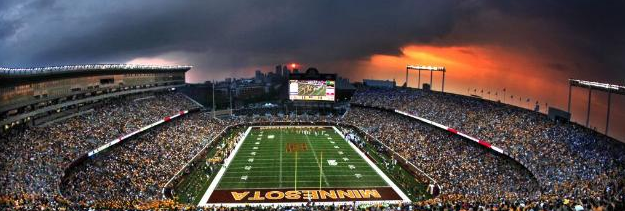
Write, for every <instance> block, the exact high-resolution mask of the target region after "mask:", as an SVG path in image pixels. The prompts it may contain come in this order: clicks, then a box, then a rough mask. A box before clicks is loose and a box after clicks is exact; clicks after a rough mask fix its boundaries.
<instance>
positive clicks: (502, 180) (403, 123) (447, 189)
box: [343, 107, 538, 200]
mask: <svg viewBox="0 0 625 211" xmlns="http://www.w3.org/2000/svg"><path fill="white" fill-rule="evenodd" d="M343 121H344V122H346V123H348V124H351V125H354V126H357V127H359V128H361V129H362V130H364V131H366V132H367V133H368V134H370V135H372V136H373V137H375V138H377V140H378V141H380V142H382V143H384V144H385V145H387V146H388V147H390V148H391V149H392V150H394V151H395V152H397V153H398V154H399V155H401V156H403V157H404V158H406V159H407V160H408V161H409V162H411V163H412V164H414V165H415V166H417V167H418V168H420V169H421V170H423V171H424V172H425V173H427V174H429V175H430V176H431V177H433V178H434V179H435V180H436V181H437V182H438V183H439V184H440V186H441V188H442V192H443V193H444V195H443V196H442V197H448V196H454V195H459V196H462V197H463V198H465V199H471V200H476V199H483V198H488V199H489V200H494V199H499V198H506V199H519V198H533V197H535V194H536V193H537V191H538V184H537V182H536V180H535V179H534V178H533V177H532V175H531V173H530V172H529V171H528V170H527V169H525V168H523V167H522V166H521V165H519V164H518V163H517V162H515V161H513V160H511V159H509V158H507V157H505V156H503V155H499V154H495V153H492V152H490V150H488V149H486V148H484V147H481V146H479V145H477V144H475V143H473V142H470V141H467V140H463V139H462V138H461V137H459V136H455V135H454V134H451V133H449V132H447V131H443V130H440V129H438V128H435V127H433V126H429V125H426V124H423V123H420V122H418V121H416V120H412V119H410V118H408V117H404V116H402V115H399V114H396V113H393V112H389V111H383V110H379V109H373V108H359V107H352V109H350V111H349V113H348V114H347V115H346V116H345V117H344V119H343Z"/></svg>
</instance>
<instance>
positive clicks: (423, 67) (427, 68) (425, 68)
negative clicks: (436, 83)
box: [406, 65, 447, 92]
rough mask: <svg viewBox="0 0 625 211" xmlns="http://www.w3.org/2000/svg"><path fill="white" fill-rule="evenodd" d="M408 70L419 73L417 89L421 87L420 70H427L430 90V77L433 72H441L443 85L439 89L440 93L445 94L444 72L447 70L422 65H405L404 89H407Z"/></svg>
mask: <svg viewBox="0 0 625 211" xmlns="http://www.w3.org/2000/svg"><path fill="white" fill-rule="evenodd" d="M408 70H418V71H419V77H418V78H419V79H418V82H417V83H419V84H417V87H421V70H429V71H430V88H431V87H432V75H433V72H434V71H441V72H443V85H442V88H441V92H445V72H447V70H446V69H445V67H433V66H424V65H406V87H408Z"/></svg>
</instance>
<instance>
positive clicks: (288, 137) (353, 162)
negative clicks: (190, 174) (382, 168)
mask: <svg viewBox="0 0 625 211" xmlns="http://www.w3.org/2000/svg"><path fill="white" fill-rule="evenodd" d="M303 130H307V131H310V132H312V134H309V135H304V134H303V133H298V131H303ZM314 132H317V135H315V134H314ZM270 136H273V138H271V139H270V138H269V137H270ZM288 143H300V144H301V143H303V144H306V147H307V150H304V151H299V152H297V153H294V152H287V149H286V148H287V144H288ZM340 153H342V154H340ZM296 154H297V155H296ZM322 154H323V155H322ZM296 156H297V162H296ZM322 156H323V158H322ZM250 159H253V161H250ZM345 159H347V160H345ZM329 160H334V161H336V165H330V163H329ZM296 163H297V171H296V170H295V169H296ZM321 163H323V171H322V174H321V176H320V164H321ZM350 166H351V167H350ZM296 174H297V183H296ZM320 179H321V187H322V188H323V187H341V188H343V187H345V188H346V187H381V186H388V184H387V183H386V182H385V181H384V180H383V179H382V178H381V177H380V176H379V175H378V174H377V173H376V172H375V171H374V170H373V169H372V168H371V166H369V164H367V163H366V161H365V160H364V159H363V158H362V157H361V156H360V155H358V154H357V153H356V152H355V151H354V149H353V148H352V147H351V146H350V145H349V144H348V143H347V141H346V140H344V139H343V138H342V137H341V136H339V134H337V133H336V132H335V131H334V130H333V129H332V128H317V129H311V128H308V129H298V128H289V129H260V128H253V129H252V130H251V132H250V133H249V134H248V136H247V138H246V139H245V140H244V142H243V144H242V146H241V148H240V149H239V151H238V152H237V154H236V155H235V157H234V159H233V160H232V162H231V163H230V165H229V166H228V167H227V170H226V172H225V174H224V175H223V177H222V178H221V180H220V181H219V184H218V187H217V189H249V188H271V189H273V188H295V187H296V186H297V188H298V189H299V188H319V186H320V184H319V183H320Z"/></svg>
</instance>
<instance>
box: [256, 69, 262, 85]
mask: <svg viewBox="0 0 625 211" xmlns="http://www.w3.org/2000/svg"><path fill="white" fill-rule="evenodd" d="M263 78H264V75H263V72H262V71H260V70H256V74H255V75H254V83H257V84H259V83H262V82H263Z"/></svg>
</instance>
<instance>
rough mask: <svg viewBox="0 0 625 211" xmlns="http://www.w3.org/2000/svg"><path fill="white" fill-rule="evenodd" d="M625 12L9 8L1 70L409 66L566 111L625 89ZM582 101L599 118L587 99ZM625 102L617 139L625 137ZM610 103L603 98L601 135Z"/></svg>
mask: <svg viewBox="0 0 625 211" xmlns="http://www.w3.org/2000/svg"><path fill="white" fill-rule="evenodd" d="M623 11H625V1H622V0H620V1H618V0H617V1H611V0H603V1H588V0H579V1H576V0H567V1H565V0H560V1H554V0H535V1H534V0H523V1H505V0H493V1H487V0H484V1H477V0H455V1H452V0H437V1H417V0H410V1H363V0H342V1H336V0H314V1H292V0H275V1H274V0H272V1H252V0H247V1H239V0H228V1H212V0H189V1H171V0H143V1H139V0H107V1H99V0H84V1H75V0H41V1H33V0H0V66H3V67H35V66H47V65H61V64H85V63H150V64H187V65H193V66H194V68H193V70H192V71H190V72H189V73H188V75H187V81H188V82H202V81H205V80H211V79H223V78H225V77H245V76H251V74H252V72H253V71H254V70H256V69H261V70H265V71H267V70H270V69H271V68H272V67H273V66H275V65H276V64H285V63H292V62H295V63H298V64H301V66H302V68H306V67H309V66H314V67H317V68H318V69H320V70H321V71H322V72H336V73H339V75H341V76H344V77H348V78H350V79H352V80H353V81H356V80H361V79H363V78H377V79H389V80H393V79H396V80H397V81H398V82H399V83H400V84H402V83H404V81H405V78H404V72H403V71H404V70H405V69H404V68H405V65H406V64H424V65H440V66H446V67H447V69H448V72H447V74H446V84H445V85H446V86H445V89H446V91H451V92H456V93H460V94H478V95H479V94H481V93H480V90H484V97H486V98H488V97H490V98H491V99H501V98H503V93H502V92H503V88H506V90H507V92H506V95H507V96H506V99H508V102H510V98H509V96H510V95H514V96H515V98H514V99H515V100H514V101H512V103H513V104H515V105H519V106H525V107H528V104H527V103H526V101H527V100H526V99H527V98H530V99H531V100H530V101H531V102H532V103H531V104H534V103H535V101H539V103H540V104H541V106H542V107H544V106H545V103H547V104H548V105H549V106H556V107H560V108H566V96H567V92H568V87H567V79H568V78H580V79H586V80H595V81H601V82H609V83H615V84H621V85H623V84H625V21H624V20H625V13H623ZM422 79H423V80H426V79H427V80H429V74H425V73H424V74H423V76H422ZM440 80H441V78H440V75H439V74H436V75H435V76H434V84H433V85H434V88H435V89H440V87H439V86H440ZM416 84H417V77H416V74H414V73H413V74H412V75H411V78H410V79H409V85H411V86H416ZM476 89H477V90H478V91H477V93H474V92H473V90H476ZM488 91H491V96H488V95H487V94H486V93H487V92H488ZM495 92H497V96H494V93H495ZM518 96H521V97H522V100H521V102H519V101H518V98H517V97H518ZM573 96H574V100H573V102H574V106H573V118H574V119H575V120H576V121H582V122H585V119H586V117H585V113H586V98H587V91H584V90H581V89H575V90H574V92H573ZM623 98H624V97H622V96H618V97H616V96H615V97H613V98H612V99H613V101H612V105H613V108H615V109H613V113H612V116H611V118H612V121H611V124H612V127H611V131H613V132H614V134H611V135H612V136H615V137H619V139H622V140H625V138H623V137H625V132H623V131H625V120H624V119H625V99H623ZM606 99H607V97H606V95H605V94H599V93H596V94H595V93H593V98H592V107H593V109H592V110H591V111H592V112H591V113H592V117H591V120H590V121H591V125H592V126H593V127H597V129H598V130H600V131H603V130H604V129H603V128H604V127H605V108H606V104H607V102H606ZM543 109H544V108H543Z"/></svg>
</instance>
